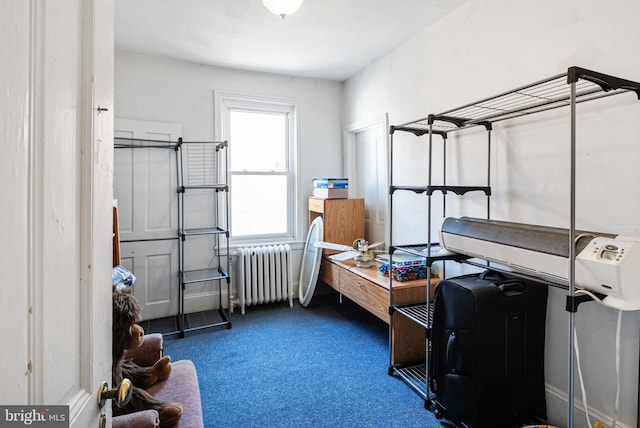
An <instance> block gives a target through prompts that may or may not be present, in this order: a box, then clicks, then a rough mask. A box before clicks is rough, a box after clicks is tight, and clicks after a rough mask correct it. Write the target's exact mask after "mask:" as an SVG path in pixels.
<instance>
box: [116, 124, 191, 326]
mask: <svg viewBox="0 0 640 428" xmlns="http://www.w3.org/2000/svg"><path fill="white" fill-rule="evenodd" d="M181 135H182V126H181V125H179V124H173V123H163V122H148V121H139V120H128V119H116V120H115V136H116V137H124V138H138V139H145V140H161V141H177V140H178V138H180V137H181ZM176 174H177V172H176V152H175V150H173V149H166V148H135V149H132V148H124V149H123V148H120V149H115V153H114V180H113V181H114V197H115V198H116V199H117V201H118V221H119V227H120V253H121V258H122V264H123V265H124V266H125V267H126V268H127V269H129V270H130V271H131V272H132V273H133V274H134V275H135V276H136V283H135V286H134V294H135V296H136V298H137V299H138V301H139V302H140V304H141V305H142V318H143V319H145V320H146V319H156V318H163V317H166V316H171V315H176V314H177V313H178V296H179V294H178V291H179V290H178V287H179V285H178V240H177V236H178V194H177V186H178V182H177V176H176Z"/></svg>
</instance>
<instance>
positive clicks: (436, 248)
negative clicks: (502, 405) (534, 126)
mask: <svg viewBox="0 0 640 428" xmlns="http://www.w3.org/2000/svg"><path fill="white" fill-rule="evenodd" d="M434 123H436V118H435V116H433V115H432V116H430V118H428V123H426V124H424V126H423V124H422V120H420V121H416V122H411V123H408V124H404V125H400V126H391V127H390V130H389V133H390V155H389V183H390V185H389V221H390V222H391V225H392V226H391V228H390V233H389V241H390V245H389V263H390V274H389V290H390V298H389V308H390V309H389V312H390V314H391V316H390V321H389V344H390V349H391V344H392V343H393V340H394V338H393V330H394V329H393V313H394V312H397V313H398V314H400V315H402V316H404V317H406V318H408V319H409V320H411V321H413V322H414V323H416V324H418V325H420V326H421V327H422V328H424V329H425V337H426V339H427V340H426V341H425V359H424V360H423V361H413V362H402V363H394V362H393V361H392V360H391V355H390V358H389V375H392V376H393V375H396V376H398V377H400V378H401V379H402V380H403V381H404V382H405V383H406V384H407V385H408V386H409V387H410V388H412V389H413V390H414V391H415V392H417V393H418V394H419V395H420V396H421V397H422V398H423V399H424V400H425V407H426V408H430V407H431V399H432V398H433V397H432V395H431V394H430V391H429V373H428V370H429V347H430V342H429V340H428V339H429V336H430V333H431V330H430V329H431V322H432V303H431V293H432V286H431V281H430V278H431V276H432V266H433V263H435V262H445V261H458V262H460V261H464V260H466V259H467V258H468V257H466V256H463V255H460V254H443V253H441V252H440V250H441V247H440V244H439V243H437V242H431V239H432V227H431V220H432V215H431V212H432V197H433V195H434V194H435V193H437V192H439V193H441V194H442V211H443V213H446V201H447V195H448V194H449V193H454V194H456V195H458V196H463V195H465V194H467V193H470V192H482V193H484V195H485V196H486V198H487V215H488V213H489V200H490V197H491V186H490V182H489V177H490V175H489V173H487V184H486V185H482V186H457V185H449V184H447V176H446V170H447V169H446V142H447V136H448V132H450V131H449V130H445V129H439V130H434ZM487 131H488V132H487V142H488V143H487V147H488V155H487V156H488V158H487V159H488V160H487V164H489V159H490V142H491V133H490V129H487ZM396 132H408V133H411V134H413V135H415V136H417V137H422V136H424V135H426V136H427V137H428V165H427V168H428V183H427V185H426V186H413V185H411V186H409V185H396V184H394V175H393V152H394V135H395V133H396ZM434 135H436V136H438V137H440V139H441V140H442V144H443V153H444V156H443V176H442V178H441V180H442V181H441V182H440V183H441V184H433V177H432V168H433V144H434V141H433V136H434ZM396 192H413V193H415V194H425V195H426V197H427V226H426V228H427V238H428V240H427V242H426V243H423V244H413V245H395V242H394V234H393V215H394V213H393V199H394V195H395V194H396ZM396 252H400V253H405V254H411V255H415V256H418V257H422V258H424V261H425V265H426V270H427V274H426V277H427V286H426V295H425V300H424V302H418V303H415V304H408V305H407V304H403V305H395V304H394V303H393V300H392V299H391V296H392V292H393V281H392V274H391V266H393V255H394V254H395V253H396Z"/></svg>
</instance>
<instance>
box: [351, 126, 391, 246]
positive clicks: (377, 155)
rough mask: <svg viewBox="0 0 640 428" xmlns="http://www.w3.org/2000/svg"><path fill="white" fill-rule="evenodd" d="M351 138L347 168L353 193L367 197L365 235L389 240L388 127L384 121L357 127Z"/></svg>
mask: <svg viewBox="0 0 640 428" xmlns="http://www.w3.org/2000/svg"><path fill="white" fill-rule="evenodd" d="M351 137H352V138H351V141H352V143H353V147H352V150H353V154H352V162H353V164H352V165H350V166H347V168H346V170H347V171H348V173H349V176H350V184H349V187H350V188H351V191H350V196H351V197H355V198H364V215H365V235H366V238H367V239H368V240H369V242H378V241H386V233H387V231H386V217H387V195H388V188H387V126H386V125H385V121H384V120H382V121H380V122H377V123H373V124H370V125H368V126H363V127H358V128H356V129H354V130H353V131H352V135H351ZM351 183H353V185H352V184H351Z"/></svg>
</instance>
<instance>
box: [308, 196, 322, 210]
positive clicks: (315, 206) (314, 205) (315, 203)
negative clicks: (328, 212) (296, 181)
mask: <svg viewBox="0 0 640 428" xmlns="http://www.w3.org/2000/svg"><path fill="white" fill-rule="evenodd" d="M309 211H312V212H315V213H324V199H314V198H309Z"/></svg>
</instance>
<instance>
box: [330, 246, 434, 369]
mask: <svg viewBox="0 0 640 428" xmlns="http://www.w3.org/2000/svg"><path fill="white" fill-rule="evenodd" d="M319 279H320V280H321V281H323V282H324V283H326V284H327V285H329V286H330V287H332V288H334V289H335V290H336V291H338V292H339V293H342V294H343V295H344V296H345V297H347V298H349V299H350V300H352V301H353V302H355V303H357V304H358V305H360V306H362V307H363V308H364V309H366V310H367V311H369V312H371V313H372V314H373V315H375V316H376V317H378V318H380V319H381V320H382V321H384V322H386V323H387V324H389V321H390V316H389V304H390V303H392V304H394V305H397V304H404V303H416V302H424V301H425V300H426V293H427V291H426V286H427V280H426V279H422V280H415V281H406V282H398V281H393V294H392V296H391V300H390V299H389V278H387V277H385V276H383V275H380V274H379V273H378V267H377V264H376V263H375V262H374V263H372V265H371V267H368V268H359V267H356V262H355V260H353V259H349V260H347V261H335V260H331V259H329V258H326V257H325V258H323V259H322V264H321V266H320V274H319ZM438 281H439V279H438V278H432V279H431V284H432V286H431V292H432V293H433V289H434V288H435V285H436V284H437V283H438ZM431 297H433V295H432V296H431ZM391 338H392V340H391V342H392V343H391V364H399V363H406V362H414V361H418V360H423V359H424V357H425V348H426V341H425V330H424V328H422V327H421V326H419V325H418V324H416V323H414V322H412V321H410V320H409V319H407V318H406V317H404V316H401V315H399V314H397V313H394V314H393V322H392V334H391Z"/></svg>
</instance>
